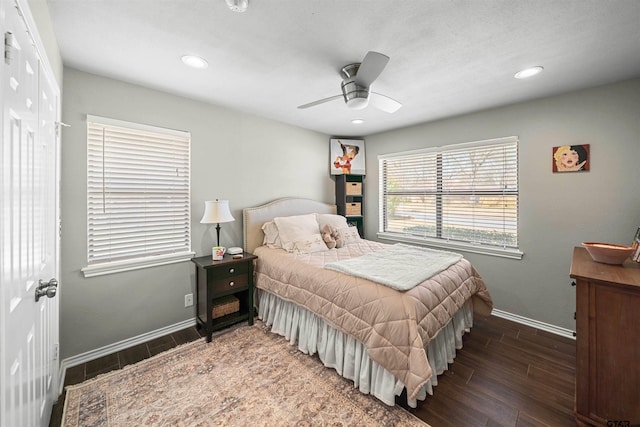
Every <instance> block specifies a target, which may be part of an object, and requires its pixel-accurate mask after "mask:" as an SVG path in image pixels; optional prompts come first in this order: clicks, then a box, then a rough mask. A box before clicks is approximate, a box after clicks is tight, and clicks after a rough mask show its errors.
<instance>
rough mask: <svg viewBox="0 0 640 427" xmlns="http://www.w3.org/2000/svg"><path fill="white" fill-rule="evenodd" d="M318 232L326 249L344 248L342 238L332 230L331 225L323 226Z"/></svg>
mask: <svg viewBox="0 0 640 427" xmlns="http://www.w3.org/2000/svg"><path fill="white" fill-rule="evenodd" d="M320 231H321V234H322V240H324V243H325V244H326V245H327V248H329V249H333V248H336V249H337V248H341V247H342V246H344V242H343V241H342V238H340V236H339V235H338V232H337V230H336V229H335V228H333V227H332V226H331V225H329V224H325V225H323V226H322V229H321V230H320Z"/></svg>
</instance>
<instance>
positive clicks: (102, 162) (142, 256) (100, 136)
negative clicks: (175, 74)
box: [82, 116, 193, 277]
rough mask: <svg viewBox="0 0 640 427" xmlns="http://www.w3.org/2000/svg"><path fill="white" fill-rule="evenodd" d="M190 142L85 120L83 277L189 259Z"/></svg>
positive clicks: (182, 135)
mask: <svg viewBox="0 0 640 427" xmlns="http://www.w3.org/2000/svg"><path fill="white" fill-rule="evenodd" d="M190 139H191V136H190V134H189V133H188V132H182V131H176V130H171V129H163V128H157V127H153V126H146V125H140V124H135V123H128V122H123V121H119V120H112V119H106V118H102V117H95V116H87V258H88V266H87V267H86V268H84V269H82V271H83V272H84V275H85V277H91V276H96V275H100V274H107V273H113V272H118V271H126V270H132V269H137V268H143V267H149V266H154V265H161V264H167V263H171V262H179V261H185V260H189V259H191V257H192V255H193V252H191V211H190V170H189V165H190V145H191V142H190Z"/></svg>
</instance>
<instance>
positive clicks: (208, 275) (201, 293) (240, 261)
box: [191, 252, 258, 342]
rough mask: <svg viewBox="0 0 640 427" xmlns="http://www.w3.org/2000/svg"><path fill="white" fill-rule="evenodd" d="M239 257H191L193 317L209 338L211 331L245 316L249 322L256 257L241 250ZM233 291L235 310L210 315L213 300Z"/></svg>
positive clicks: (240, 319)
mask: <svg viewBox="0 0 640 427" xmlns="http://www.w3.org/2000/svg"><path fill="white" fill-rule="evenodd" d="M242 255H243V257H242V258H235V259H234V258H233V256H232V255H228V254H225V256H224V259H223V260H221V261H213V260H212V259H211V255H208V256H203V257H199V258H193V259H192V260H191V261H193V262H194V263H195V264H196V309H197V313H196V318H197V321H198V326H203V327H204V328H205V331H206V333H207V342H211V335H212V334H213V331H217V330H220V329H223V328H226V327H228V326H231V325H233V324H235V323H238V322H242V321H244V320H247V321H248V322H249V325H253V316H254V309H253V261H254V260H255V259H257V258H258V257H257V256H255V255H252V254H250V253H247V252H244V253H243V254H242ZM229 295H233V296H234V297H236V298H237V299H238V300H239V309H238V311H236V312H233V313H230V314H225V315H224V316H222V317H218V318H215V319H214V318H213V307H214V305H215V303H216V301H221V299H222V298H224V297H227V296H229Z"/></svg>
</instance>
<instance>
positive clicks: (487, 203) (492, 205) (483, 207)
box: [378, 137, 522, 258]
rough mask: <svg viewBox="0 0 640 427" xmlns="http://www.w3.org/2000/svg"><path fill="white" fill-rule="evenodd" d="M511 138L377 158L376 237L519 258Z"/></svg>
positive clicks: (515, 153) (513, 143) (515, 165)
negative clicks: (378, 177)
mask: <svg viewBox="0 0 640 427" xmlns="http://www.w3.org/2000/svg"><path fill="white" fill-rule="evenodd" d="M517 144H518V140H517V138H516V137H507V138H500V139H493V140H488V141H478V142H472V143H466V144H456V145H450V146H445V147H437V148H429V149H424V150H417V151H411V152H403V153H395V154H389V155H381V156H379V157H378V161H379V176H380V202H381V203H380V225H379V233H378V236H379V237H380V238H381V239H392V240H399V241H409V242H415V243H425V244H429V245H433V246H440V247H445V248H457V249H462V250H468V251H472V252H480V253H487V254H493V255H501V256H507V257H513V258H521V257H522V253H521V252H520V251H519V250H518V145H517Z"/></svg>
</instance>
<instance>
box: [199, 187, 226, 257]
mask: <svg viewBox="0 0 640 427" xmlns="http://www.w3.org/2000/svg"><path fill="white" fill-rule="evenodd" d="M231 221H235V218H233V216H232V215H231V212H230V211H229V201H228V200H218V199H216V200H215V201H206V202H204V215H202V219H201V220H200V224H217V225H216V235H217V238H218V244H217V245H218V246H220V223H221V222H231Z"/></svg>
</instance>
